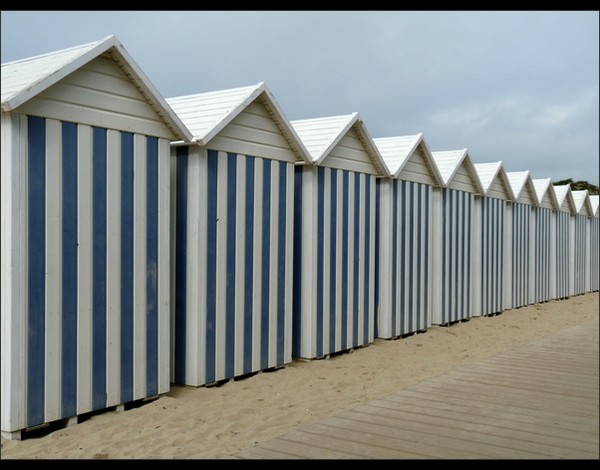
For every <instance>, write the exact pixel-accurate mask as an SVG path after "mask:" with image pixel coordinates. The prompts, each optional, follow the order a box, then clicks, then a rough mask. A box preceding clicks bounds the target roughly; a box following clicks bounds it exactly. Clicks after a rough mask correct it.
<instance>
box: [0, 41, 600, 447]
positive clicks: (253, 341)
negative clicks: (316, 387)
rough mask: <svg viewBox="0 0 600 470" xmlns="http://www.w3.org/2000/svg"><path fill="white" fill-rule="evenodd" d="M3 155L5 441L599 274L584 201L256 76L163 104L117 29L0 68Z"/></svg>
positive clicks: (594, 225) (593, 213)
mask: <svg viewBox="0 0 600 470" xmlns="http://www.w3.org/2000/svg"><path fill="white" fill-rule="evenodd" d="M1 164H2V173H1V178H2V179H1V187H2V199H1V201H2V202H1V208H2V227H1V229H2V232H1V248H2V259H1V276H2V277H1V283H2V290H1V314H2V317H1V331H2V338H1V339H2V341H1V379H2V383H1V400H2V403H1V425H2V435H3V436H4V437H6V438H12V439H19V438H21V433H22V432H23V431H25V430H29V429H33V428H36V427H38V426H41V425H45V424H47V423H51V422H54V421H57V420H65V421H66V420H70V421H71V422H73V421H75V422H77V419H78V417H80V416H82V415H85V414H87V413H90V412H93V411H96V410H103V409H106V408H110V407H114V406H118V407H121V408H122V407H123V405H124V404H128V403H131V402H134V401H137V400H143V399H147V398H152V397H155V396H157V395H159V394H162V393H166V392H168V391H169V389H170V384H171V383H177V384H186V385H192V386H199V385H207V384H214V383H218V382H220V381H223V380H227V379H231V378H233V377H240V376H244V375H247V374H251V373H254V372H256V371H260V370H265V369H271V368H277V367H281V366H284V365H285V364H287V363H290V362H291V361H292V358H293V357H297V358H306V359H313V358H321V357H326V356H328V355H330V354H333V353H337V352H341V351H346V350H350V349H353V348H357V347H360V346H364V345H368V344H369V343H371V342H373V341H374V340H375V338H397V337H402V336H404V335H408V334H411V333H414V332H421V331H424V330H426V329H427V328H429V327H430V326H433V325H450V324H452V323H454V322H457V321H461V320H466V319H469V318H471V317H474V316H486V315H493V314H498V313H500V312H502V311H503V310H506V309H513V308H518V307H521V306H525V305H528V304H532V303H538V302H546V301H549V300H552V299H563V298H567V297H570V296H573V295H578V294H583V293H586V292H591V291H597V290H598V287H599V286H598V270H599V269H598V268H599V266H598V259H599V257H598V248H599V232H598V230H599V224H598V220H599V219H598V215H599V213H598V206H599V201H598V196H590V195H588V193H587V191H572V190H571V189H570V187H569V186H553V185H552V182H551V180H550V179H549V178H545V179H532V176H531V175H530V173H529V171H518V172H509V171H507V170H506V169H505V168H504V166H503V165H502V162H493V163H474V162H473V160H472V159H471V156H470V155H469V152H468V151H467V150H466V149H463V150H457V151H442V152H432V151H430V149H429V147H428V145H427V142H426V140H425V138H424V136H423V135H422V134H417V135H410V136H399V137H385V138H375V139H374V138H371V136H370V135H369V132H368V131H367V128H366V126H365V124H364V122H363V121H362V120H361V118H360V116H359V115H358V114H357V113H353V114H349V115H345V116H335V117H325V118H318V119H305V120H299V121H289V120H288V119H287V118H286V116H285V114H284V113H283V112H282V110H281V109H280V107H279V105H278V104H277V102H276V100H275V98H274V97H273V95H272V94H271V92H270V91H269V90H268V88H267V86H266V85H265V84H264V83H259V84H257V85H255V86H250V87H245V88H236V89H231V90H224V91H217V92H211V93H202V94H197V95H192V96H183V97H179V98H172V99H167V100H165V99H164V98H162V97H161V95H160V93H159V92H158V91H157V90H156V89H155V88H154V87H153V85H152V84H151V83H150V82H149V80H148V79H147V78H146V76H145V75H144V73H143V72H142V71H141V70H140V68H139V67H138V66H137V65H136V63H135V62H134V61H133V59H132V58H131V57H130V55H129V54H128V53H127V51H126V50H125V49H124V47H123V46H122V45H121V43H120V42H119V41H118V40H117V39H116V38H115V37H114V36H110V37H108V38H106V39H104V40H101V41H98V42H95V43H92V44H86V45H83V46H79V47H75V48H72V49H68V50H62V51H58V52H54V53H50V54H46V55H42V56H37V57H32V58H28V59H24V60H19V61H15V62H10V63H6V64H2V154H1ZM565 315H568V312H565ZM399 360H402V358H399Z"/></svg>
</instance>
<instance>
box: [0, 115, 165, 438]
mask: <svg viewBox="0 0 600 470" xmlns="http://www.w3.org/2000/svg"><path fill="white" fill-rule="evenodd" d="M2 132H3V136H2V191H3V196H2V216H3V221H2V230H3V236H2V256H3V258H4V257H5V256H6V257H7V258H10V262H5V261H6V260H4V259H3V263H2V269H3V270H2V302H3V305H2V314H3V316H2V332H3V333H2V355H3V361H2V365H3V370H2V394H1V395H2V430H3V431H8V432H11V431H16V430H21V429H25V428H29V427H32V426H36V425H39V424H43V423H47V422H51V421H54V420H58V419H62V418H68V417H72V416H75V415H80V414H82V413H86V412H90V411H93V410H100V409H103V408H106V407H109V406H112V405H117V404H122V403H126V402H130V401H132V400H136V399H141V398H146V397H152V396H155V395H157V394H159V393H163V392H166V391H168V390H169V375H168V370H169V362H168V361H169V355H168V354H169V353H168V334H169V333H168V332H169V230H168V225H169V143H168V142H167V141H166V140H164V139H158V138H156V137H148V136H145V135H140V134H131V133H128V132H120V131H115V130H110V129H105V128H99V127H90V126H87V125H78V124H74V123H71V122H61V121H58V120H53V119H44V118H39V117H29V116H25V115H18V114H13V115H8V114H3V116H2ZM5 195H6V197H5ZM9 195H10V196H9ZM5 217H6V218H5Z"/></svg>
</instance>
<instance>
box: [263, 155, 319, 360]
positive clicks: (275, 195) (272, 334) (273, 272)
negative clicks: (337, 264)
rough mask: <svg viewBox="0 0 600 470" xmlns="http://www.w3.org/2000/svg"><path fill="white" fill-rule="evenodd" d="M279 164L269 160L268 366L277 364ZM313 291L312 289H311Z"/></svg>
mask: <svg viewBox="0 0 600 470" xmlns="http://www.w3.org/2000/svg"><path fill="white" fill-rule="evenodd" d="M279 165H280V163H279V162H278V161H277V160H272V161H271V204H270V206H271V216H270V221H271V226H270V227H268V229H269V232H270V234H271V240H270V243H269V248H270V254H269V271H270V273H269V285H270V288H269V330H268V331H269V337H268V344H269V350H268V357H269V359H268V366H269V367H273V366H275V365H277V288H278V286H277V254H278V253H277V251H278V250H277V248H278V246H279V242H278V236H277V234H278V229H279V221H278V215H279V213H278V212H279V211H278V209H279ZM312 292H313V293H314V292H315V291H314V290H313V291H312Z"/></svg>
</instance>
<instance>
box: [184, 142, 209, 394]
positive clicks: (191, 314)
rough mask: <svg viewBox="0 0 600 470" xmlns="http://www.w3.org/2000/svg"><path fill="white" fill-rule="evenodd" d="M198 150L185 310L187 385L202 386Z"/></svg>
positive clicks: (191, 179)
mask: <svg viewBox="0 0 600 470" xmlns="http://www.w3.org/2000/svg"><path fill="white" fill-rule="evenodd" d="M201 161H202V159H201V158H200V154H199V149H198V147H197V146H190V147H188V160H187V195H186V196H187V214H186V221H187V228H186V259H185V260H181V261H182V262H185V263H186V273H185V276H186V279H185V280H186V294H185V302H186V310H185V383H186V384H189V385H201V384H203V383H204V382H203V381H202V380H201V379H200V377H199V376H200V371H201V370H202V369H204V362H205V360H206V359H205V358H206V355H205V354H206V353H205V351H204V350H200V349H199V348H198V346H199V340H200V338H199V337H198V336H197V332H198V323H200V322H202V321H203V320H204V318H205V317H206V304H201V303H200V298H199V291H200V289H199V287H200V285H201V284H203V283H205V282H206V268H205V266H206V255H205V254H204V253H203V254H201V253H200V252H199V251H198V250H199V243H198V238H199V236H200V232H201V231H202V230H206V219H202V218H201V217H200V207H201V204H200V203H199V201H200V193H201V192H203V191H205V187H206V186H205V185H202V184H201V182H200V181H201V170H200V162H201Z"/></svg>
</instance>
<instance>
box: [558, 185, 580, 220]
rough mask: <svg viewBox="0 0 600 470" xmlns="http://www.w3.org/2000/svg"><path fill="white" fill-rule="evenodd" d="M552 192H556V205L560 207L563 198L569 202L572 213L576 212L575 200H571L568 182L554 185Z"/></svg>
mask: <svg viewBox="0 0 600 470" xmlns="http://www.w3.org/2000/svg"><path fill="white" fill-rule="evenodd" d="M554 194H556V200H557V202H558V207H559V208H560V207H562V205H563V203H564V202H565V198H566V199H567V202H568V204H569V207H570V209H571V212H572V213H576V212H577V209H575V201H574V200H573V193H572V191H571V186H570V185H568V184H563V185H560V186H554Z"/></svg>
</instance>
